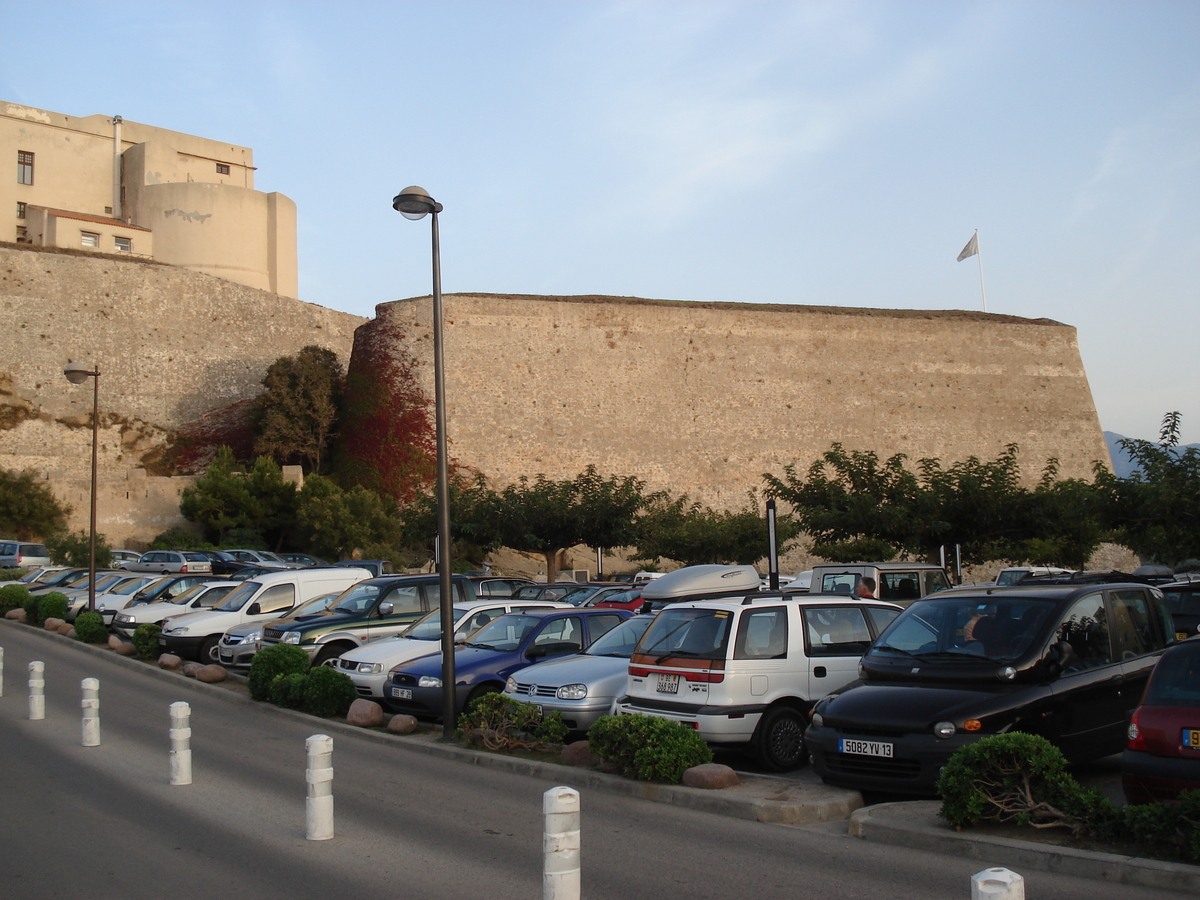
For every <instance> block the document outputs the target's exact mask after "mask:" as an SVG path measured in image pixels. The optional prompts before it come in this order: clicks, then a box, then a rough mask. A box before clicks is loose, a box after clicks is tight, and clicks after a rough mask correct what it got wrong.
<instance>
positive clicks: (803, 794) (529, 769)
mask: <svg viewBox="0 0 1200 900" xmlns="http://www.w3.org/2000/svg"><path fill="white" fill-rule="evenodd" d="M0 622H5V623H6V624H11V625H12V626H14V627H19V628H21V629H23V631H22V633H28V634H34V635H40V636H42V637H43V638H44V639H46V640H56V641H65V642H66V643H68V644H70V645H71V646H72V647H74V648H76V649H78V650H81V651H83V652H84V653H91V654H93V655H95V656H99V657H102V658H103V659H105V660H107V661H109V662H110V663H114V664H116V665H118V666H123V667H124V668H126V669H130V670H132V671H137V672H141V673H143V674H145V675H149V676H150V677H153V678H157V679H159V680H160V681H170V682H172V683H173V684H176V685H178V686H180V687H182V688H184V689H186V690H191V691H196V692H198V693H203V694H207V695H208V696H210V697H217V698H222V699H225V700H227V701H230V702H234V703H240V704H242V705H247V706H253V707H255V708H256V709H259V710H262V711H263V712H266V713H269V714H274V715H280V716H287V717H290V718H293V719H297V720H300V721H305V722H313V723H320V728H321V730H322V731H325V732H328V733H331V734H332V733H334V732H340V733H342V734H348V735H351V734H352V735H354V736H356V737H359V738H365V739H366V740H370V741H374V742H375V743H378V744H384V745H387V746H391V747H399V748H400V749H403V750H409V751H413V752H416V753H423V754H425V755H426V756H433V757H438V758H441V759H448V760H453V761H456V762H461V763H466V764H468V765H475V766H483V767H486V768H489V769H498V770H500V771H504V772H512V773H514V774H517V775H532V776H534V777H538V778H545V779H547V780H550V781H563V780H569V781H570V782H572V786H573V787H588V788H592V789H594V790H602V791H606V792H608V793H611V794H618V795H620V796H624V797H635V798H637V799H640V800H650V801H652V802H655V803H667V804H670V805H672V806H679V807H683V808H685V809H693V810H697V811H699V812H707V813H712V814H714V815H719V816H726V817H729V818H734V819H748V820H750V821H757V822H767V823H772V824H783V825H808V824H815V823H818V822H832V821H844V820H845V819H847V818H849V817H850V815H851V813H852V812H854V811H855V810H858V809H859V808H860V807H862V805H863V800H862V795H861V794H859V793H858V791H848V790H844V789H842V788H834V787H829V786H826V785H815V784H804V783H800V782H795V781H790V780H788V779H786V778H773V777H771V776H769V775H749V776H740V775H739V778H741V784H739V785H735V786H734V787H731V788H724V789H723V790H721V791H719V792H718V791H710V790H704V789H702V788H692V787H687V786H685V785H670V784H653V783H651V782H647V781H633V780H631V779H628V778H623V777H621V776H620V775H610V774H608V773H605V772H597V771H595V770H593V769H583V768H580V767H578V766H568V765H565V764H563V763H551V762H543V761H540V760H530V759H521V758H520V757H514V756H505V755H504V754H500V753H489V752H487V751H482V750H471V749H467V748H465V747H458V746H452V745H449V744H444V743H441V741H440V739H438V738H433V737H410V736H406V735H397V734H391V733H388V732H384V731H376V730H373V729H368V728H360V727H358V726H356V725H348V724H346V723H345V722H339V721H336V720H333V719H318V718H316V717H315V716H311V715H309V714H308V713H302V712H299V711H297V710H293V709H282V708H280V707H278V706H275V705H274V704H272V703H258V702H256V701H254V700H251V699H250V698H249V697H246V696H244V695H242V694H239V693H234V692H232V691H229V690H227V689H225V688H223V687H221V686H220V685H217V684H205V683H204V682H202V681H196V680H195V679H194V678H188V677H187V676H185V675H182V674H180V673H178V672H170V671H168V670H166V669H160V668H158V667H157V666H156V665H154V664H153V663H145V662H140V661H138V660H135V659H131V658H129V657H125V656H119V655H118V654H116V653H114V652H113V651H112V650H110V649H108V648H107V647H99V646H94V645H91V644H84V643H81V642H79V641H77V640H74V639H72V638H68V637H66V636H65V635H61V634H58V633H56V632H51V631H45V630H44V629H40V628H31V627H30V626H28V625H24V624H22V623H18V622H12V621H11V620H7V619H0ZM227 679H228V680H229V681H233V682H236V683H243V684H244V683H245V681H246V678H245V676H244V675H239V674H236V673H234V672H228V670H227ZM564 776H569V778H566V779H564Z"/></svg>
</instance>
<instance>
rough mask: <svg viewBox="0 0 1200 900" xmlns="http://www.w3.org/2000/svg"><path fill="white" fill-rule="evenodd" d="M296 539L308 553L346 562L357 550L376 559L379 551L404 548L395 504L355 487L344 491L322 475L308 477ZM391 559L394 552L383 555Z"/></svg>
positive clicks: (301, 494)
mask: <svg viewBox="0 0 1200 900" xmlns="http://www.w3.org/2000/svg"><path fill="white" fill-rule="evenodd" d="M295 525H296V528H295V532H296V533H295V537H296V539H297V540H298V542H299V543H300V544H301V545H302V546H304V547H305V549H307V550H308V551H309V552H312V553H315V554H317V555H318V556H324V557H328V558H329V559H334V560H337V559H345V558H347V557H349V556H350V555H351V554H352V553H353V552H354V551H355V550H362V551H364V554H369V557H370V558H376V555H377V554H378V553H379V552H380V551H379V548H382V547H386V548H390V549H392V550H394V548H397V547H399V546H400V545H401V542H402V541H401V535H402V526H401V522H400V519H399V517H398V516H397V515H396V510H395V505H394V504H392V503H390V502H389V501H385V500H384V498H382V497H380V496H379V495H378V494H376V493H375V492H374V491H369V490H367V489H366V488H364V487H362V486H361V485H355V486H354V487H352V488H351V489H350V490H348V491H343V490H342V489H341V488H340V487H338V486H337V485H336V484H335V483H334V482H333V481H331V480H330V479H328V478H324V477H322V476H320V475H312V476H309V477H308V478H307V479H305V481H304V487H302V488H301V489H300V491H299V494H298V497H297V510H296V523H295ZM382 555H384V556H387V557H388V558H391V556H392V553H391V552H389V553H386V554H382Z"/></svg>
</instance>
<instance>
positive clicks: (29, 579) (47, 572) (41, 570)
mask: <svg viewBox="0 0 1200 900" xmlns="http://www.w3.org/2000/svg"><path fill="white" fill-rule="evenodd" d="M65 568H66V566H36V567H34V568H32V569H30V570H29V571H28V572H26V573H25V574H24V575H22V576H21V577H20V578H6V579H5V580H4V581H0V587H4V585H6V584H23V585H25V586H26V587H34V586H35V585H38V584H40V583H41V582H43V581H45V580H46V579H48V578H49V577H50V576H51V575H53V574H54V573H55V572H61V571H62V570H63V569H65Z"/></svg>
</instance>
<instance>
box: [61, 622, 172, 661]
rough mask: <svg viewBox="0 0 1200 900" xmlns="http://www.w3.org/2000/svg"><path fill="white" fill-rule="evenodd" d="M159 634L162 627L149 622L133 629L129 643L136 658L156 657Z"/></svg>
mask: <svg viewBox="0 0 1200 900" xmlns="http://www.w3.org/2000/svg"><path fill="white" fill-rule="evenodd" d="M75 630H76V631H78V630H79V628H78V627H76V629H75ZM161 633H162V626H161V625H155V624H153V623H151V622H143V623H142V624H141V625H139V626H138V627H137V628H135V629H133V637H132V638H130V641H132V642H133V646H134V648H135V649H136V650H137V653H138V656H140V657H141V658H142V659H155V658H156V657H157V656H158V636H159V634H161Z"/></svg>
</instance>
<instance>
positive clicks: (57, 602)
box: [38, 591, 70, 622]
mask: <svg viewBox="0 0 1200 900" xmlns="http://www.w3.org/2000/svg"><path fill="white" fill-rule="evenodd" d="M68 606H70V604H69V603H68V602H67V595H66V594H60V593H59V592H58V591H51V592H50V593H49V594H45V595H43V596H42V598H41V599H40V600H39V601H38V620H39V621H41V622H45V621H46V620H47V619H66V617H67V607H68Z"/></svg>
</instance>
